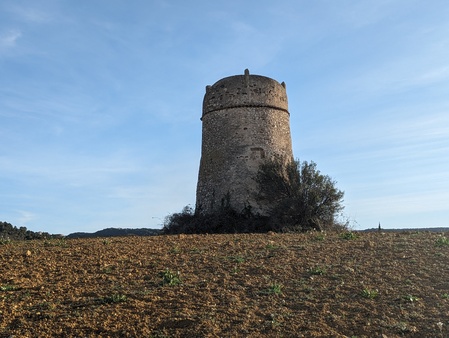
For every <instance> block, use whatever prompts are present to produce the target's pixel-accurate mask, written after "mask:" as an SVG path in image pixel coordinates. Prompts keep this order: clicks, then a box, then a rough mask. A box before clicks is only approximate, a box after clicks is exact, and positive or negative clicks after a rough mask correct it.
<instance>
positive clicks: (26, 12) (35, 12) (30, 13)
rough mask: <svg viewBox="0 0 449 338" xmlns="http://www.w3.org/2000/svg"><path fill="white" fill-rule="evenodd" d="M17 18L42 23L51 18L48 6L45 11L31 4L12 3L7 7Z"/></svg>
mask: <svg viewBox="0 0 449 338" xmlns="http://www.w3.org/2000/svg"><path fill="white" fill-rule="evenodd" d="M8 10H9V12H10V13H12V14H13V15H14V16H15V17H16V18H17V19H19V20H21V21H24V22H28V23H44V22H48V21H50V19H51V16H50V14H49V8H46V11H44V10H42V9H39V8H37V7H32V6H19V5H13V6H10V7H9V8H8Z"/></svg>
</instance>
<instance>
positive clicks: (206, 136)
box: [196, 69, 293, 215]
mask: <svg viewBox="0 0 449 338" xmlns="http://www.w3.org/2000/svg"><path fill="white" fill-rule="evenodd" d="M201 121H202V147H201V162H200V169H199V175H198V185H197V192H196V212H199V213H201V214H211V213H213V212H214V211H216V210H217V209H219V208H220V207H221V206H222V205H223V203H229V205H230V206H231V207H232V208H233V209H235V210H236V211H238V212H241V211H242V210H243V209H244V208H245V207H248V206H250V207H251V210H252V212H253V213H259V214H262V215H263V214H266V213H267V211H268V209H269V205H264V204H263V202H261V201H259V200H258V198H257V194H258V184H257V183H256V181H255V180H254V178H255V176H256V175H257V172H258V170H259V166H260V164H261V163H263V161H265V160H267V159H271V158H273V157H275V156H281V157H283V158H287V159H289V158H291V159H293V153H292V142H291V135H290V113H289V112H288V102H287V94H286V89H285V83H282V84H280V83H279V82H277V81H276V80H273V79H271V78H268V77H265V76H260V75H250V74H249V71H248V70H247V69H246V70H245V73H244V75H235V76H230V77H226V78H224V79H221V80H219V81H217V82H216V83H215V84H213V85H212V86H207V87H206V94H205V95H204V100H203V114H202V118H201Z"/></svg>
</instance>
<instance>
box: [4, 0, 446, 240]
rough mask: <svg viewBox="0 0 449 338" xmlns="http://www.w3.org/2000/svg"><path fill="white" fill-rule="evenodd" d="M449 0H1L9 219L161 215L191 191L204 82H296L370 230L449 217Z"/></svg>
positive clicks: (300, 131)
mask: <svg viewBox="0 0 449 338" xmlns="http://www.w3.org/2000/svg"><path fill="white" fill-rule="evenodd" d="M448 18H449V2H448V1H447V0H429V1H421V0H391V1H390V0H366V1H357V0H316V1H308V0H278V1H275V2H274V1H265V0H258V1H242V0H239V1H234V0H227V1H206V0H204V1H181V0H176V1H175V0H173V1H168V0H167V1H163V0H154V1H152V0H146V1H143V0H140V1H139V0H135V1H124V0H122V1H118V0H89V1H88V0H79V1H61V0H41V1H34V0H33V1H31V0H22V1H21V0H2V1H1V3H0V221H7V222H10V223H12V224H14V225H16V226H26V227H27V228H28V229H31V230H34V231H47V232H50V233H62V234H68V233H71V232H75V231H89V232H91V231H96V230H100V229H103V228H106V227H133V228H140V227H152V228H159V227H160V226H161V223H162V222H163V219H164V217H165V216H166V215H168V214H170V213H173V212H177V211H180V210H181V209H182V207H183V206H185V205H188V204H190V205H192V206H193V205H194V203H195V190H196V182H197V175H198V167H199V160H200V151H201V121H200V116H201V108H202V100H203V96H204V92H205V86H206V85H210V84H213V83H214V82H216V81H218V80H219V79H221V78H223V77H226V76H231V75H235V74H243V71H244V69H245V68H249V70H250V72H251V73H252V74H259V75H264V76H268V77H271V78H274V79H276V80H278V81H279V82H282V81H285V83H286V84H287V94H288V99H289V109H290V114H291V132H292V141H293V150H294V154H295V157H296V158H299V159H300V160H307V161H311V160H313V161H315V162H316V163H317V166H318V169H320V170H321V172H322V173H324V174H326V175H329V176H331V177H332V178H333V179H334V180H336V181H337V182H338V183H337V186H338V188H340V189H341V190H344V191H345V202H344V205H345V206H346V208H345V214H346V216H347V217H348V218H349V219H350V220H351V222H352V225H353V226H354V228H355V229H365V228H371V227H376V226H377V225H378V223H379V222H381V224H382V226H383V227H384V228H404V227H410V228H413V227H436V226H449V20H448Z"/></svg>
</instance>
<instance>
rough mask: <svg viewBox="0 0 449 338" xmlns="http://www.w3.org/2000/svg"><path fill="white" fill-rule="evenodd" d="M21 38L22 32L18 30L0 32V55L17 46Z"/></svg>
mask: <svg viewBox="0 0 449 338" xmlns="http://www.w3.org/2000/svg"><path fill="white" fill-rule="evenodd" d="M21 36H22V32H21V31H20V30H18V29H11V30H8V31H4V32H0V53H1V52H3V51H5V50H7V49H10V48H13V47H14V46H16V43H17V40H19V39H20V37H21Z"/></svg>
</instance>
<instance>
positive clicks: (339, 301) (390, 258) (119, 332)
mask: <svg viewBox="0 0 449 338" xmlns="http://www.w3.org/2000/svg"><path fill="white" fill-rule="evenodd" d="M352 234H354V233H352ZM355 234H356V237H355V238H353V237H354V236H353V235H351V233H343V234H337V233H330V234H329V233H328V234H321V233H309V234H236V235H179V236H178V235H177V236H156V237H126V238H125V237H121V238H104V239H101V238H100V239H99V238H96V239H73V240H64V239H57V240H39V241H23V242H9V243H6V242H5V243H2V245H0V262H1V264H0V337H16V338H17V337H384V338H385V337H449V242H448V238H449V236H448V234H438V233H426V232H417V233H412V232H408V233H355Z"/></svg>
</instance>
